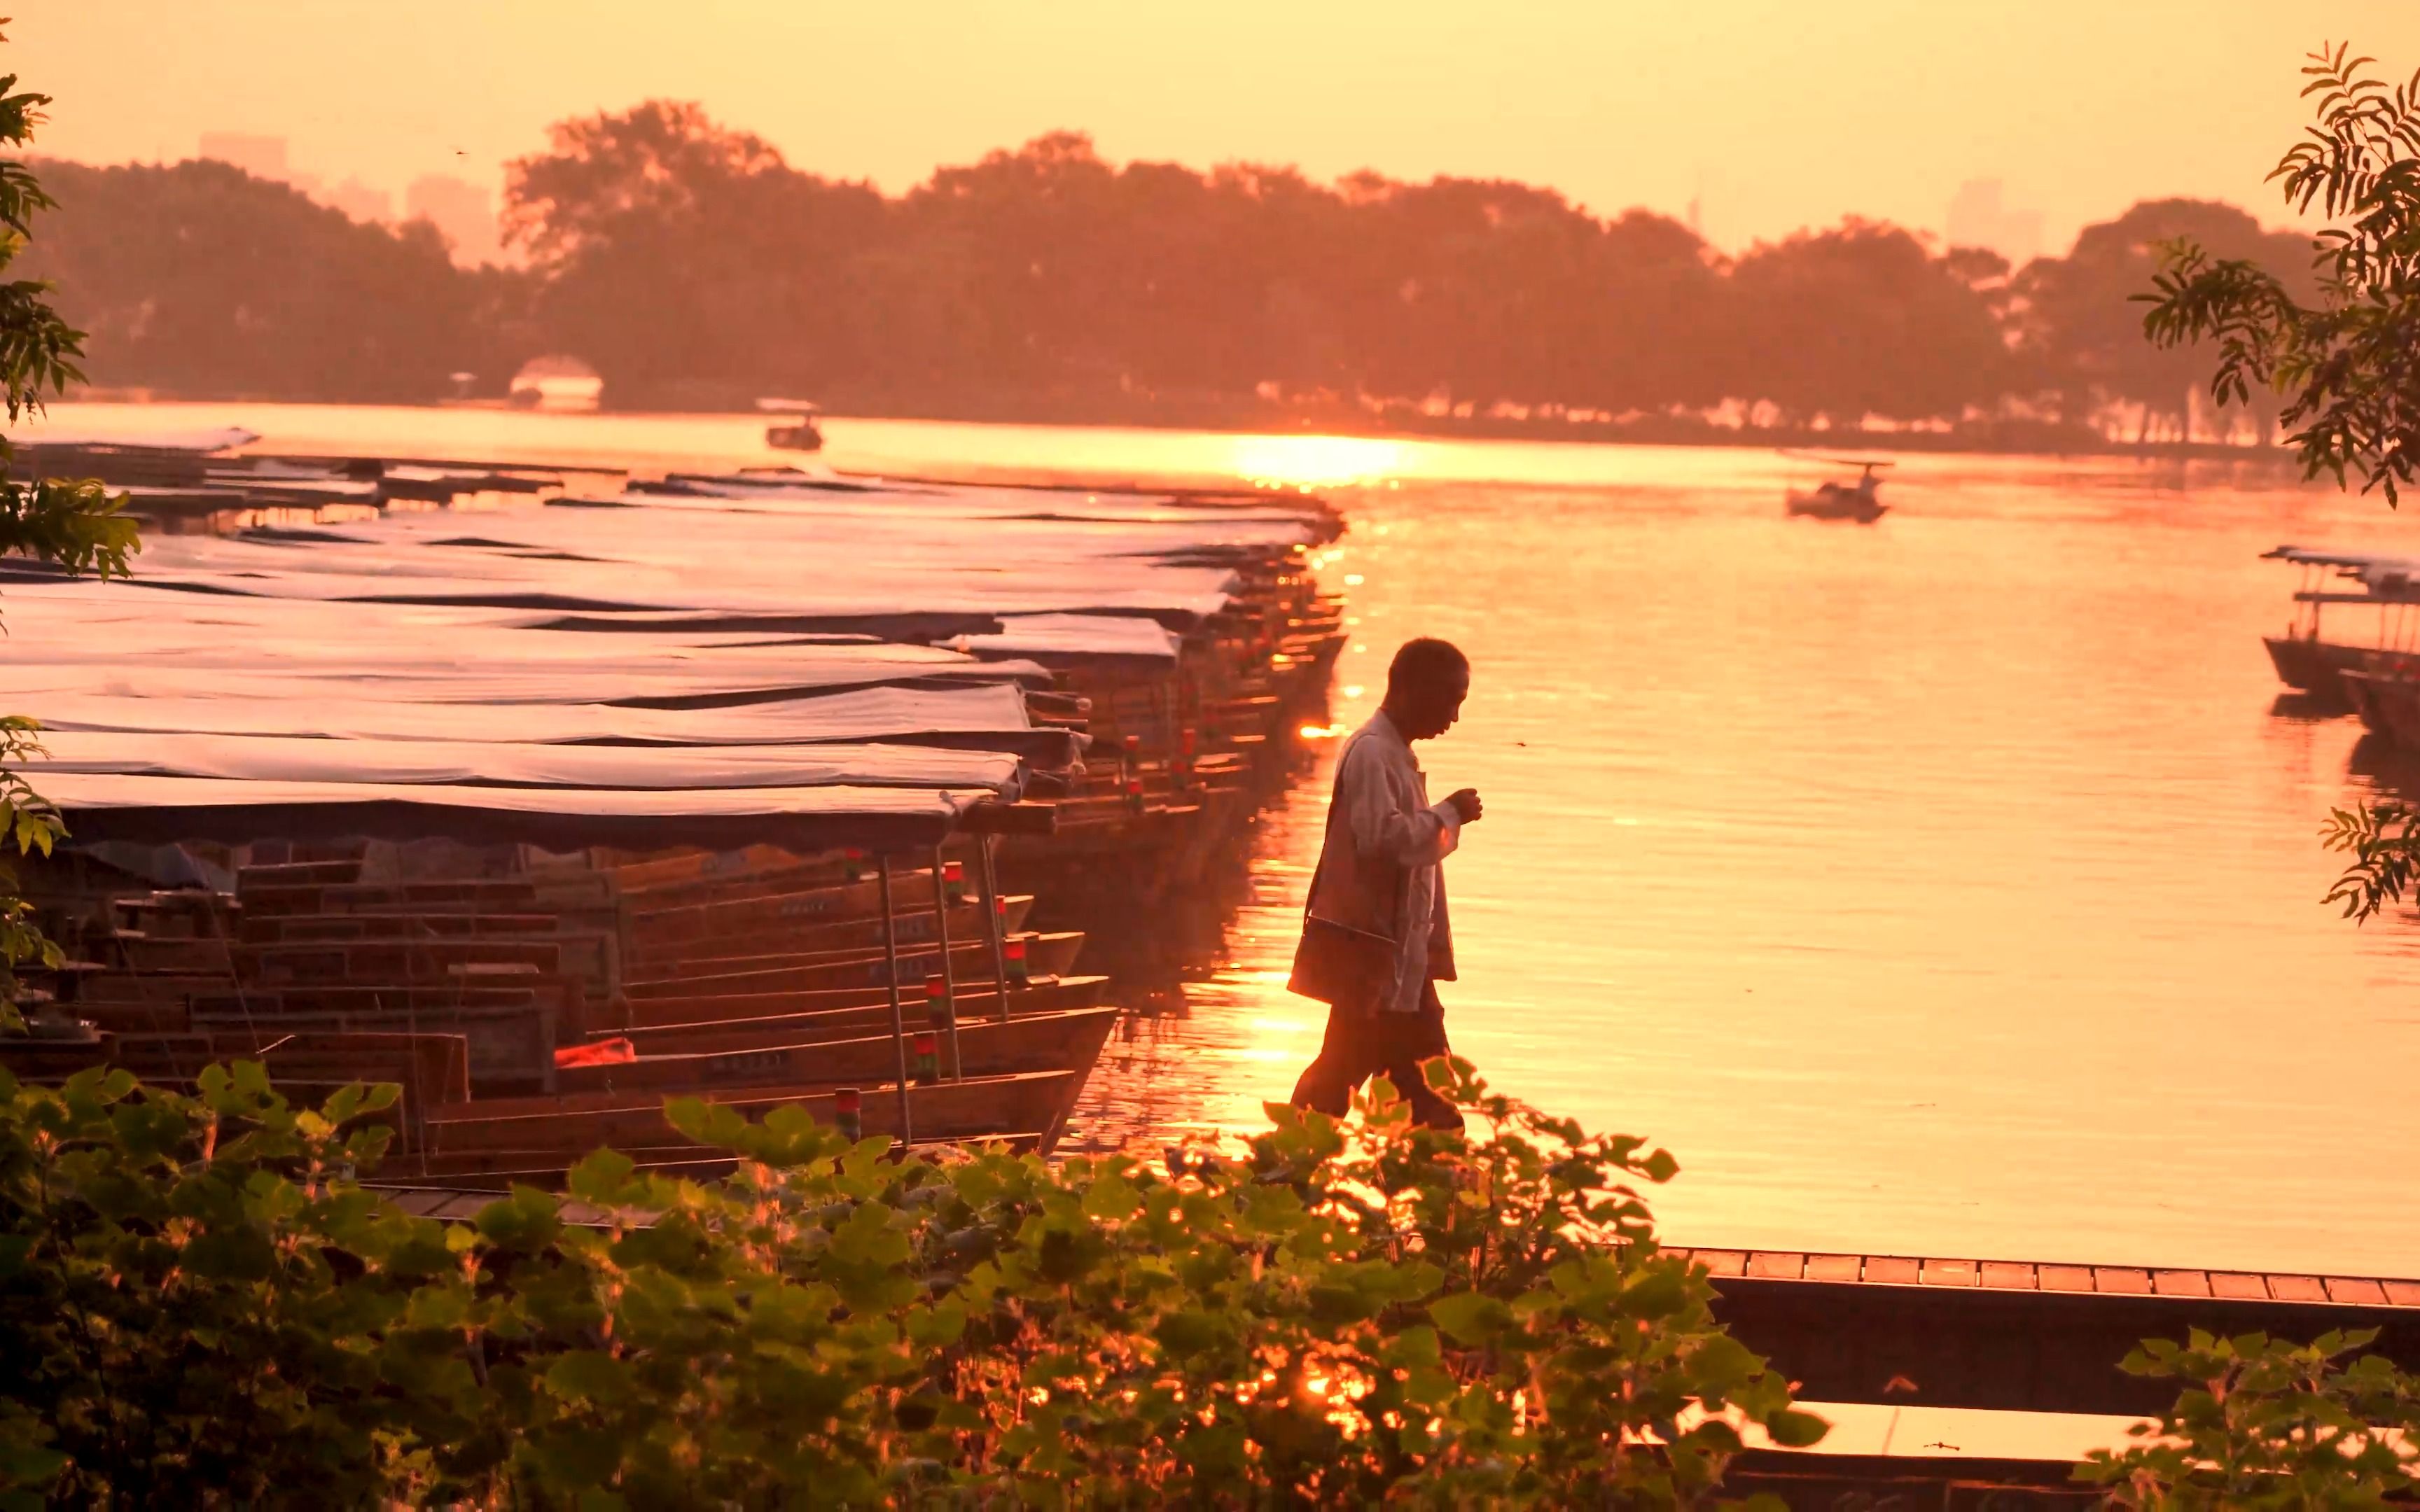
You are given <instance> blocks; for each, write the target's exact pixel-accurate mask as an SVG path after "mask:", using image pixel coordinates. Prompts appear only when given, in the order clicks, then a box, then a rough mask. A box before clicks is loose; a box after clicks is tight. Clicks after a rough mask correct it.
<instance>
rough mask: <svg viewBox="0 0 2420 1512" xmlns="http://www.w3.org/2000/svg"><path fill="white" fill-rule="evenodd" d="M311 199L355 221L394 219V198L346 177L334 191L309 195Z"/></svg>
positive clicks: (323, 191)
mask: <svg viewBox="0 0 2420 1512" xmlns="http://www.w3.org/2000/svg"><path fill="white" fill-rule="evenodd" d="M305 193H310V191H307V190H306V191H305ZM311 197H312V198H313V199H316V200H318V202H319V203H320V204H322V205H325V206H327V207H328V208H330V209H336V210H342V211H344V212H345V213H346V214H347V215H349V216H351V217H352V218H353V219H354V220H356V221H391V220H393V219H395V196H394V195H393V194H390V193H387V192H386V191H385V190H383V189H372V188H371V187H370V186H369V185H367V184H365V183H363V182H362V181H361V180H360V179H358V178H352V177H348V178H347V179H346V180H345V181H344V182H343V183H341V184H338V185H337V186H336V187H335V188H334V189H328V190H321V191H319V192H318V193H311Z"/></svg>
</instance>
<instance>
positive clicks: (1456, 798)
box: [1445, 788, 1486, 825]
mask: <svg viewBox="0 0 2420 1512" xmlns="http://www.w3.org/2000/svg"><path fill="white" fill-rule="evenodd" d="M1445 801H1446V802H1448V803H1450V804H1452V805H1453V811H1454V812H1456V813H1458V814H1460V815H1462V822H1463V823H1464V824H1466V825H1467V824H1471V823H1474V822H1476V821H1477V820H1478V818H1479V816H1480V815H1481V814H1482V813H1484V812H1486V810H1485V809H1484V808H1483V807H1481V804H1480V801H1479V790H1478V789H1477V788H1463V789H1461V790H1459V791H1458V792H1453V793H1449V794H1447V795H1445Z"/></svg>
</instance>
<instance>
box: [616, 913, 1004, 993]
mask: <svg viewBox="0 0 2420 1512" xmlns="http://www.w3.org/2000/svg"><path fill="white" fill-rule="evenodd" d="M1001 903H1005V904H1006V905H1007V906H1006V908H1005V909H1004V910H1003V911H1002V913H1001V920H1002V929H1003V932H1004V933H1010V934H1014V933H1018V932H1019V931H1020V930H1022V929H1023V928H1024V927H1025V918H1026V916H1027V914H1029V913H1030V912H1031V911H1032V907H1033V895H1032V894H1031V893H1018V894H1016V895H1014V896H1010V897H1003V898H1002V899H1001ZM949 926H950V938H951V940H953V941H954V942H957V943H964V942H966V941H968V940H979V939H982V938H984V937H985V930H984V920H983V911H982V909H981V908H980V907H979V906H977V905H976V904H974V903H963V904H960V905H958V906H956V907H954V908H952V909H951V910H950V914H949ZM892 927H893V930H894V932H895V933H896V936H897V939H898V941H899V944H900V945H901V946H902V947H903V948H905V947H907V946H922V945H928V944H930V943H931V942H932V941H933V939H934V938H935V934H936V931H935V928H934V919H933V910H932V909H931V908H930V907H929V906H928V907H924V908H920V909H916V910H914V911H912V912H907V913H902V914H899V915H897V916H895V918H894V919H893V924H892ZM632 936H633V938H632V944H631V948H630V949H629V952H628V954H627V955H626V956H625V957H624V959H623V970H624V971H625V972H626V973H627V974H628V975H630V976H633V977H646V976H654V975H664V976H672V975H676V974H678V973H679V972H681V971H688V970H690V969H693V968H692V966H691V963H693V962H706V961H716V960H725V959H732V958H737V957H744V956H757V955H774V954H780V955H801V956H803V955H814V954H825V955H837V954H841V953H845V952H854V953H863V952H865V951H868V950H879V949H882V918H881V916H880V915H878V914H877V915H875V916H872V917H869V918H845V919H831V920H829V921H824V922H815V923H799V922H790V923H783V924H773V925H763V924H759V925H749V924H744V923H743V924H741V925H739V926H738V927H736V928H732V929H727V930H718V931H714V932H711V933H706V932H697V933H690V932H686V931H684V932H681V933H677V934H675V933H674V932H672V931H669V930H652V929H650V930H639V929H634V930H633V931H632ZM659 966H660V967H664V968H666V969H665V970H663V971H661V972H658V971H657V970H656V969H655V968H657V967H659Z"/></svg>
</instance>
